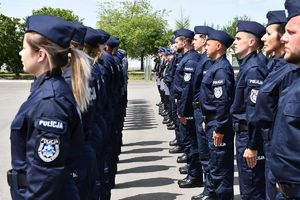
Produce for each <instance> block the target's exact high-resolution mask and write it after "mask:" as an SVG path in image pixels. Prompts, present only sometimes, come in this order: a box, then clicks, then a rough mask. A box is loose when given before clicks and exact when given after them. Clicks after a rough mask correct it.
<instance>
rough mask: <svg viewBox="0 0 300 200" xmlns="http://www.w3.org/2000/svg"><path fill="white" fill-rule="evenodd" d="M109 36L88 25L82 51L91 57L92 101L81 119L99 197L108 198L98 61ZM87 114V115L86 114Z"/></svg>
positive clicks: (104, 132)
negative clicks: (92, 153)
mask: <svg viewBox="0 0 300 200" xmlns="http://www.w3.org/2000/svg"><path fill="white" fill-rule="evenodd" d="M108 38H109V35H108V34H105V33H103V32H101V31H99V30H96V29H92V28H90V27H88V29H87V33H86V37H85V38H84V43H85V44H84V49H83V50H84V51H85V52H86V53H87V54H88V55H89V56H90V57H91V58H93V60H92V61H91V65H92V66H91V67H92V77H91V80H90V92H91V101H92V102H93V103H92V105H93V106H91V108H90V112H91V113H93V115H92V114H89V115H88V113H87V114H84V115H83V119H84V118H87V119H86V120H83V121H87V123H89V124H90V127H89V128H88V127H87V130H89V129H91V133H92V134H91V136H90V138H89V139H88V141H89V143H90V144H91V146H92V147H93V149H94V150H95V152H96V156H97V167H98V174H99V179H100V180H99V181H100V186H98V187H100V194H99V195H100V199H110V188H109V186H108V184H107V179H106V178H105V173H104V171H105V149H106V145H107V143H108V137H109V136H108V132H107V124H106V122H105V120H104V116H103V109H101V104H103V103H104V101H103V96H102V94H101V93H102V92H103V90H102V87H101V86H102V85H103V80H102V77H101V66H100V64H99V63H98V60H99V56H100V51H99V44H104V42H105V41H107V39H108ZM86 115H87V116H86Z"/></svg>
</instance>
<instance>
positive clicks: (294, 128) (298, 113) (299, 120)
mask: <svg viewBox="0 0 300 200" xmlns="http://www.w3.org/2000/svg"><path fill="white" fill-rule="evenodd" d="M283 114H284V116H285V120H286V123H287V125H286V126H285V127H287V129H285V130H282V132H283V133H286V132H288V133H289V134H284V137H283V138H282V140H284V141H285V145H288V146H289V148H291V149H294V150H295V151H298V150H297V148H299V146H300V139H299V129H300V102H299V101H292V102H288V103H287V104H286V105H285V107H284V110H283Z"/></svg>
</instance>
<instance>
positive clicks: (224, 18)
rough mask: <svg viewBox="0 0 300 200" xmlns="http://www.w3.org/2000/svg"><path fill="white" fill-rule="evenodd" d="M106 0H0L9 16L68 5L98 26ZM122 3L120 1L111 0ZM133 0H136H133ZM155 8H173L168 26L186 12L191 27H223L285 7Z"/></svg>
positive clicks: (278, 0) (204, 2) (178, 2)
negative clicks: (239, 19) (237, 17)
mask: <svg viewBox="0 0 300 200" xmlns="http://www.w3.org/2000/svg"><path fill="white" fill-rule="evenodd" d="M102 1H103V0H0V13H2V14H4V15H7V16H9V17H18V18H24V17H26V16H29V15H31V11H32V10H36V9H39V8H41V7H43V6H51V7H54V8H65V9H71V10H73V11H74V13H75V14H76V15H78V16H79V18H84V21H83V22H84V24H85V25H87V26H91V27H95V26H96V22H97V20H98V14H97V10H98V5H99V3H101V2H102ZM112 1H115V2H120V1H117V0H112ZM132 1H134V0H132ZM150 3H151V5H152V6H153V8H154V9H155V10H162V9H166V10H168V11H170V13H169V15H168V16H167V18H166V19H167V21H168V24H169V28H172V29H174V28H175V22H176V20H178V19H180V13H181V10H182V11H183V15H184V16H185V17H188V18H189V19H190V24H191V26H190V28H191V29H193V27H194V26H196V25H203V24H204V22H205V23H206V24H208V25H210V24H214V25H219V26H220V27H223V26H224V25H226V24H228V23H229V22H230V21H232V19H233V18H234V17H235V16H242V15H245V14H246V15H247V16H249V17H250V18H251V20H254V21H257V22H260V23H265V24H266V22H267V19H266V13H267V12H268V11H269V10H284V0H150Z"/></svg>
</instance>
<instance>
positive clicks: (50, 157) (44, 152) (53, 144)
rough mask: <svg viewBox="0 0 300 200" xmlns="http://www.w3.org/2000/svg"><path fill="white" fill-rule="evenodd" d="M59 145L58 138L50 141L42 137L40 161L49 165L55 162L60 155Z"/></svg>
mask: <svg viewBox="0 0 300 200" xmlns="http://www.w3.org/2000/svg"><path fill="white" fill-rule="evenodd" d="M59 145H60V141H59V139H57V138H55V139H50V138H45V137H42V138H41V140H40V144H39V147H38V155H39V157H40V159H41V160H42V161H44V162H47V163H49V162H52V161H54V160H55V159H56V158H57V157H58V155H59V151H60V149H59Z"/></svg>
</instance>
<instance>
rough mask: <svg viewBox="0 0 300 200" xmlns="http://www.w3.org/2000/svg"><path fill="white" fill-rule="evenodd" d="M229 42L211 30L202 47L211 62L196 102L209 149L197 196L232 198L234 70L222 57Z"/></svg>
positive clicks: (230, 39) (228, 37) (227, 199)
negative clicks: (206, 170) (204, 179)
mask: <svg viewBox="0 0 300 200" xmlns="http://www.w3.org/2000/svg"><path fill="white" fill-rule="evenodd" d="M232 42H233V38H231V37H230V36H229V35H228V34H227V33H226V32H223V31H216V30H212V31H210V32H209V34H208V39H207V45H206V50H207V55H208V57H209V58H210V59H211V60H212V61H213V64H212V66H211V67H210V68H209V69H208V70H207V72H206V74H205V76H204V77H203V80H202V83H201V89H200V102H201V110H202V114H203V120H204V123H205V133H206V136H207V140H208V145H209V150H210V160H209V174H208V176H209V178H208V179H207V181H209V183H206V188H205V189H206V191H204V192H205V193H204V196H203V197H202V198H198V199H206V200H207V199H222V200H223V199H224V200H225V199H226V200H230V199H233V171H234V169H233V137H234V132H233V127H232V122H231V118H230V112H229V110H230V106H231V104H232V102H233V97H234V73H233V69H232V66H231V65H230V63H229V61H228V60H227V58H226V50H227V48H229V47H230V46H231V44H232ZM193 199H197V198H195V197H194V198H193Z"/></svg>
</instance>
